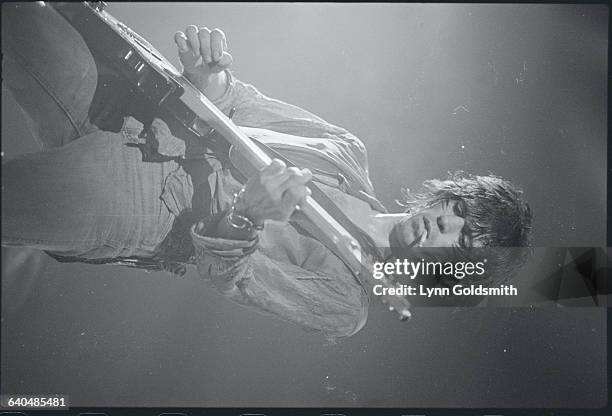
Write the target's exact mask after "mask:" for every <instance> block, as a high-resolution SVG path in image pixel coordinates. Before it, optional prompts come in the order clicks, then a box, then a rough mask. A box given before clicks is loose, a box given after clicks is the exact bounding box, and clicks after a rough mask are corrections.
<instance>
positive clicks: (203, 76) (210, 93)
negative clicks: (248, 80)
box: [174, 25, 232, 101]
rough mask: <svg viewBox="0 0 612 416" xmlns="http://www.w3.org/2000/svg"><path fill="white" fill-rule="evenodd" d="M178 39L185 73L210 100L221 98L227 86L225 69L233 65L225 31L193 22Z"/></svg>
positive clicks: (176, 34)
mask: <svg viewBox="0 0 612 416" xmlns="http://www.w3.org/2000/svg"><path fill="white" fill-rule="evenodd" d="M174 41H175V42H176V46H177V47H178V52H179V58H180V60H181V64H182V65H183V75H185V77H186V78H187V79H188V80H189V81H191V82H192V83H193V84H194V85H195V86H196V87H197V88H198V89H199V90H200V91H202V92H203V93H204V94H205V95H206V96H207V97H208V99H209V100H213V101H214V100H216V99H217V98H219V97H221V95H222V94H223V93H224V92H225V88H226V87H227V76H226V74H225V72H224V70H225V69H227V68H229V67H230V65H231V64H232V55H230V54H229V52H227V39H226V38H225V34H224V33H223V31H221V30H220V29H213V30H210V29H208V28H207V27H201V28H199V29H198V27H197V26H194V25H190V26H187V27H186V28H185V31H184V32H180V31H179V32H176V33H175V35H174Z"/></svg>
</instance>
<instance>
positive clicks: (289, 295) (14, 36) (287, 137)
mask: <svg viewBox="0 0 612 416" xmlns="http://www.w3.org/2000/svg"><path fill="white" fill-rule="evenodd" d="M2 26H3V52H4V53H5V57H6V58H5V62H4V68H3V72H4V74H5V82H6V84H7V87H8V88H9V89H10V90H11V91H12V93H13V94H14V95H15V98H16V100H17V102H18V103H19V104H20V105H21V107H22V108H23V110H24V112H25V113H26V114H27V115H28V117H29V118H30V120H31V121H32V126H33V129H34V131H35V132H37V136H38V137H39V139H40V140H41V142H42V143H44V145H43V147H45V148H49V149H48V150H47V151H43V152H39V153H36V154H32V155H25V156H23V157H20V158H17V159H15V160H12V161H9V162H7V163H5V164H4V165H3V171H4V172H3V195H2V197H3V205H4V209H3V212H2V215H3V216H2V223H3V231H2V242H3V245H7V246H28V247H34V248H38V249H41V250H45V251H47V252H49V254H51V255H52V256H54V257H56V258H58V259H60V260H62V261H65V260H66V259H73V260H74V259H76V260H77V261H87V262H94V263H95V262H102V263H105V262H107V260H108V259H111V260H112V259H123V260H124V262H125V261H131V260H134V259H136V260H137V261H139V262H143V261H144V262H145V263H146V259H155V261H159V262H160V263H162V264H166V265H167V264H174V265H176V263H179V264H181V263H182V264H196V265H197V269H198V271H199V273H200V275H201V276H202V277H204V278H206V279H207V280H210V281H211V282H212V284H213V285H214V286H215V288H216V289H217V290H219V291H220V292H222V293H223V294H224V295H226V296H227V297H229V298H230V299H232V300H234V301H236V302H239V303H241V304H244V305H247V306H250V307H254V308H256V309H257V310H259V311H261V312H264V313H268V314H271V315H274V316H277V317H280V318H282V319H285V320H288V321H291V322H294V323H297V324H299V325H301V326H303V327H305V328H309V329H314V330H318V331H321V332H323V333H324V334H325V335H326V336H330V337H340V336H350V335H352V334H354V333H355V332H357V331H358V330H359V329H360V328H362V327H363V325H364V324H365V321H366V318H367V309H368V302H369V294H368V293H366V291H365V289H364V288H363V286H362V282H360V280H359V278H358V277H356V276H354V275H353V273H352V272H351V271H350V270H349V269H348V268H347V267H346V265H345V263H344V262H343V260H342V259H340V258H339V257H338V256H336V255H335V254H334V253H333V251H332V250H333V248H331V247H329V246H326V245H325V244H323V243H322V242H321V241H320V240H319V239H318V238H316V236H317V230H316V229H314V228H313V226H312V224H311V223H310V222H309V221H308V220H307V219H306V218H305V217H304V216H303V215H301V213H300V212H299V211H295V209H296V206H297V205H298V204H299V203H300V201H302V199H303V198H304V197H305V196H306V195H308V194H309V189H308V186H307V184H309V183H311V181H313V182H316V184H317V186H318V188H320V189H321V190H322V191H323V192H324V193H325V194H326V195H327V197H329V199H331V200H332V201H333V203H334V204H335V205H336V206H337V207H338V208H339V210H340V211H342V212H344V213H345V215H346V216H347V217H348V219H349V220H351V222H352V223H353V224H354V225H355V227H356V229H358V230H359V234H360V237H362V238H363V239H365V240H367V241H368V242H369V243H370V244H368V245H367V246H364V247H362V249H363V250H364V255H366V256H369V257H370V258H372V259H374V260H382V259H384V258H385V257H388V256H390V255H392V253H391V250H390V249H389V247H392V248H397V249H399V248H412V247H416V246H418V247H456V248H457V249H462V248H466V247H479V246H483V247H496V246H505V247H512V246H524V245H526V244H527V241H528V233H529V228H530V218H531V213H530V210H529V207H528V205H527V204H526V203H525V202H524V201H523V199H522V195H521V192H520V191H519V190H517V189H516V188H515V187H513V186H512V185H511V184H509V183H508V182H506V181H504V180H502V179H500V178H496V177H492V176H488V177H475V176H456V177H453V178H451V179H449V180H447V181H429V182H426V183H425V186H426V188H427V189H426V192H425V193H424V194H422V195H410V200H408V201H406V202H407V203H408V204H409V205H410V206H411V207H412V209H410V210H409V212H406V213H401V214H388V213H387V212H386V210H385V208H384V207H383V206H382V204H381V203H380V202H379V201H378V200H377V199H376V197H375V196H374V190H373V188H372V184H371V182H370V179H369V173H368V165H367V157H366V151H365V147H364V146H363V144H362V142H361V141H360V140H359V139H357V138H356V137H354V136H353V135H351V134H350V133H349V132H347V131H346V130H344V129H342V128H339V127H337V126H333V125H331V124H329V123H327V122H325V121H324V120H322V119H321V118H319V117H317V116H315V115H313V114H311V113H309V112H307V111H304V110H302V109H300V108H298V107H295V106H292V105H289V104H286V103H283V102H280V101H278V100H274V99H270V98H268V97H266V96H264V95H263V94H261V93H260V92H259V91H257V89H255V88H254V87H253V86H251V85H248V84H245V83H242V82H240V81H238V80H236V79H235V78H234V77H233V76H232V75H231V73H230V72H229V70H228V69H229V67H230V65H231V63H232V57H231V55H230V54H229V52H228V51H227V42H226V40H225V36H224V34H223V32H222V31H220V30H218V29H215V30H212V31H211V30H209V29H207V28H200V29H199V28H198V27H196V26H188V27H187V28H186V29H185V30H184V31H182V32H178V33H177V34H176V36H175V41H176V44H177V47H178V50H179V56H180V59H181V62H182V64H183V67H184V75H185V76H186V77H187V78H188V79H189V80H190V81H191V82H192V83H193V84H194V85H195V86H196V87H197V88H198V89H200V90H201V91H202V92H203V93H204V94H205V95H206V96H207V97H208V98H209V99H210V100H211V101H213V103H215V105H217V106H218V107H219V108H220V109H221V110H222V111H223V112H225V113H226V114H229V113H230V112H232V113H233V120H234V122H235V123H236V124H237V125H239V126H241V128H243V129H244V130H245V132H246V133H247V134H248V135H249V136H250V137H253V138H254V139H256V140H257V141H259V142H261V143H263V144H264V145H266V146H267V147H269V148H270V149H272V150H273V151H276V152H278V153H280V154H282V157H283V158H286V160H289V161H291V162H292V163H293V164H295V165H296V166H300V167H304V168H305V169H299V168H295V167H288V166H287V164H286V163H285V162H284V161H282V160H280V159H275V160H274V161H273V162H272V164H271V165H270V166H269V167H267V168H265V169H263V170H262V171H261V172H251V177H250V179H248V181H246V183H242V182H241V181H239V180H237V179H236V178H238V177H239V176H240V175H237V174H235V173H234V172H235V170H234V168H235V167H238V168H242V170H243V171H245V172H246V171H247V170H248V169H247V168H246V164H245V162H244V161H242V160H241V158H240V155H239V154H236V153H230V154H229V159H230V161H231V163H227V161H226V160H223V158H221V157H220V155H215V157H214V158H211V157H210V155H209V154H207V155H204V156H206V160H205V161H202V157H203V155H202V153H201V149H200V150H198V144H197V143H193V142H192V141H191V139H189V138H184V141H183V140H180V139H177V138H176V137H175V136H173V135H172V133H171V132H170V129H169V128H168V125H166V123H164V122H163V121H161V120H160V119H155V120H153V121H152V123H151V128H150V130H151V135H153V136H154V141H155V142H156V143H157V144H158V146H159V147H158V150H159V152H160V153H162V154H164V155H170V156H177V155H178V156H183V155H184V156H185V158H186V159H187V160H197V162H196V164H195V165H194V164H191V165H187V164H184V163H179V162H177V161H176V160H168V161H164V162H159V163H152V162H143V161H142V154H141V151H140V150H139V148H141V147H142V145H143V143H142V141H143V140H142V138H141V136H142V133H143V127H144V126H143V123H141V122H140V121H138V120H137V119H136V118H134V117H126V118H125V119H124V122H123V125H122V126H121V129H120V130H119V131H118V132H112V131H107V130H103V129H101V128H99V126H96V125H95V124H94V123H92V122H91V114H90V113H91V111H90V110H91V108H90V107H95V105H94V104H95V95H94V91H96V83H97V81H98V76H99V72H100V71H103V70H104V69H102V68H100V67H96V64H95V62H94V60H93V58H92V56H91V54H90V52H89V50H88V48H87V46H86V45H85V44H84V42H83V40H82V39H81V37H80V35H79V34H78V33H77V32H76V31H75V30H74V29H73V28H72V27H71V26H70V25H69V24H68V22H67V21H66V20H65V19H64V18H63V17H62V16H61V15H59V14H58V13H57V11H55V10H54V9H52V8H50V7H48V6H44V5H34V4H21V5H11V6H4V9H3V25H2ZM25 27H27V28H28V30H27V31H26V30H24V28H25ZM99 89H100V86H98V90H99ZM92 100H93V101H94V104H92ZM181 139H183V138H181ZM194 149H195V150H194ZM198 152H200V153H198ZM198 157H200V159H199V160H198ZM203 167H204V168H203ZM243 182H244V181H243ZM453 250H455V249H453ZM177 259H178V261H177ZM497 260H498V261H496V265H497V266H496V267H499V269H500V270H501V269H504V270H505V269H516V267H517V266H518V265H519V264H520V263H521V262H522V261H523V258H522V257H520V256H512V255H506V254H504V255H502V256H499V259H497Z"/></svg>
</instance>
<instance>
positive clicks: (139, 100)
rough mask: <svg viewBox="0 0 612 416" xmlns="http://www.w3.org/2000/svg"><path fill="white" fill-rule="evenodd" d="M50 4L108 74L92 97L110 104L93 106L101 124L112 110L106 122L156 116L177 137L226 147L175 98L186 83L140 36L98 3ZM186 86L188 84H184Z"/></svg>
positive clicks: (144, 119)
mask: <svg viewBox="0 0 612 416" xmlns="http://www.w3.org/2000/svg"><path fill="white" fill-rule="evenodd" d="M51 5H53V7H55V8H56V10H57V11H58V12H59V13H61V14H62V15H63V16H64V17H65V18H66V19H67V20H68V21H69V22H70V23H71V24H72V25H73V26H74V27H75V29H77V31H78V32H79V33H80V34H81V36H82V37H83V39H84V41H85V43H86V44H87V46H88V47H89V49H90V51H91V53H92V55H93V57H94V60H95V61H96V64H98V66H99V68H109V69H110V70H111V71H112V73H113V74H114V76H112V77H109V78H111V79H112V78H114V79H113V80H112V81H111V82H109V84H112V83H114V84H115V85H107V83H106V82H104V80H105V77H104V75H102V76H101V77H100V80H99V84H100V85H98V90H97V91H96V94H97V95H98V94H99V95H102V98H101V99H98V100H95V101H94V105H95V104H96V102H97V103H99V104H100V105H102V106H104V105H108V104H109V103H110V104H111V105H113V107H112V108H104V109H101V108H97V109H93V111H92V112H93V113H94V114H97V118H98V119H101V122H102V123H103V122H104V119H105V118H113V117H112V116H113V115H114V123H112V122H111V124H112V125H114V126H116V125H117V122H119V123H121V119H122V117H123V116H125V115H128V114H126V112H129V115H134V116H136V117H137V118H138V119H139V120H141V121H143V122H144V123H145V125H147V124H150V122H151V121H152V119H153V118H154V117H159V118H162V119H163V120H164V121H166V123H167V124H168V125H169V126H170V128H171V130H172V131H173V132H175V134H176V135H177V136H178V137H181V138H183V139H184V138H185V136H186V135H187V136H196V137H198V138H203V137H205V136H207V140H208V141H209V143H208V144H209V145H210V147H211V149H214V150H219V151H222V152H226V151H227V148H228V144H227V143H225V142H223V141H222V140H219V139H218V138H215V137H214V136H212V135H208V133H210V130H211V129H210V127H209V126H207V125H206V123H204V122H203V121H202V120H201V119H200V118H199V117H198V116H197V115H196V114H195V113H194V111H192V110H191V109H190V108H189V107H188V106H187V105H186V104H185V103H183V102H182V101H181V100H180V97H181V96H183V95H184V93H185V85H186V81H185V80H184V78H183V77H182V75H181V73H180V72H179V71H178V70H177V69H176V68H175V67H174V66H173V65H172V64H171V63H170V62H169V61H168V60H166V59H165V58H164V56H163V55H162V54H161V53H159V52H158V51H157V50H156V49H155V48H154V47H153V46H152V45H151V44H150V43H148V42H147V41H146V40H145V39H144V38H142V37H141V36H140V35H138V34H137V33H136V32H134V31H133V30H131V29H130V28H129V27H127V26H126V25H124V24H123V23H121V22H120V21H118V20H117V19H115V18H114V17H113V16H112V15H110V14H109V13H108V12H106V11H105V10H104V8H105V4H104V3H102V2H95V3H93V2H81V3H57V4H56V3H51ZM117 85H118V86H119V88H117ZM105 87H109V90H110V92H109V93H106V94H105V93H104V91H103V90H104V88H105ZM113 87H114V88H113ZM189 87H191V88H193V87H192V86H191V85H190V84H189ZM110 95H112V97H110ZM127 105H129V108H128V107H127ZM110 130H114V129H110Z"/></svg>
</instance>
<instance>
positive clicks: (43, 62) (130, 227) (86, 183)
mask: <svg viewBox="0 0 612 416" xmlns="http://www.w3.org/2000/svg"><path fill="white" fill-rule="evenodd" d="M2 52H3V54H4V59H3V68H2V69H3V83H4V86H5V87H7V89H8V90H9V91H10V92H11V93H12V94H13V95H14V97H15V100H16V102H17V103H18V104H19V105H20V106H21V108H22V110H23V112H24V114H25V115H26V117H27V119H28V120H29V122H30V123H31V126H32V129H33V130H34V134H35V135H36V136H37V140H38V141H39V143H40V146H41V148H42V151H41V152H37V153H33V154H27V155H23V156H21V157H19V158H17V159H14V160H11V161H8V162H6V163H3V166H2V168H3V169H2V170H3V175H2V205H3V210H2V245H3V246H28V247H32V248H36V249H41V250H47V251H51V252H54V253H57V254H60V255H65V256H79V257H83V258H88V259H93V258H112V257H117V256H132V255H140V256H147V255H151V254H152V253H154V252H155V249H156V247H158V245H159V244H160V243H161V241H162V240H163V239H164V238H165V236H166V235H167V234H168V232H169V231H170V229H171V227H172V223H173V221H174V219H175V215H174V214H173V213H172V212H171V211H170V210H169V209H168V207H167V206H166V204H165V203H164V201H163V200H162V198H161V197H160V196H161V195H162V193H163V191H164V183H165V181H166V179H167V178H168V176H169V175H170V174H172V173H173V172H176V171H177V170H178V169H180V167H179V166H178V165H177V164H176V163H175V162H167V163H143V162H142V161H141V153H140V150H138V149H137V148H131V147H127V146H126V143H128V142H130V141H132V142H134V141H137V136H138V134H139V133H140V131H141V129H142V125H141V124H140V123H139V122H138V121H136V120H135V119H133V118H126V120H125V123H124V127H123V128H122V129H121V131H120V132H118V133H114V132H108V131H102V130H100V129H99V128H97V127H96V126H95V125H93V124H92V123H90V121H89V117H88V111H89V107H90V105H91V102H92V99H93V96H94V93H95V91H96V84H97V78H98V76H97V70H96V65H95V62H94V59H93V57H92V55H91V53H90V51H89V49H88V48H87V46H86V44H85V42H84V41H83V39H82V38H81V36H80V35H79V33H78V32H76V31H75V29H74V28H73V27H72V26H71V25H70V24H69V23H68V22H67V21H66V20H65V19H64V18H63V17H62V16H61V15H60V14H59V13H58V12H57V11H56V10H54V9H53V8H51V7H50V6H48V5H44V4H43V3H8V4H6V3H5V4H3V5H2ZM18 139H19V138H18V137H6V136H5V137H4V138H3V140H18Z"/></svg>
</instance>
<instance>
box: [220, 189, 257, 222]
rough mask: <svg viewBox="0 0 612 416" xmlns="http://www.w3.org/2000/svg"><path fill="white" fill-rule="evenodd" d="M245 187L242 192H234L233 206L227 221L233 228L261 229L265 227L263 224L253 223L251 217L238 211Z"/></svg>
mask: <svg viewBox="0 0 612 416" xmlns="http://www.w3.org/2000/svg"><path fill="white" fill-rule="evenodd" d="M244 189H245V188H242V189H241V190H240V192H238V193H236V194H234V199H233V200H232V206H231V208H230V211H229V214H228V215H227V222H228V223H229V225H230V226H231V227H232V228H235V229H237V230H247V231H251V230H255V231H261V230H263V228H264V226H263V224H259V225H255V223H253V221H251V219H250V218H248V217H245V216H244V215H240V214H237V213H236V205H237V203H238V201H239V200H240V198H242V195H244Z"/></svg>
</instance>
